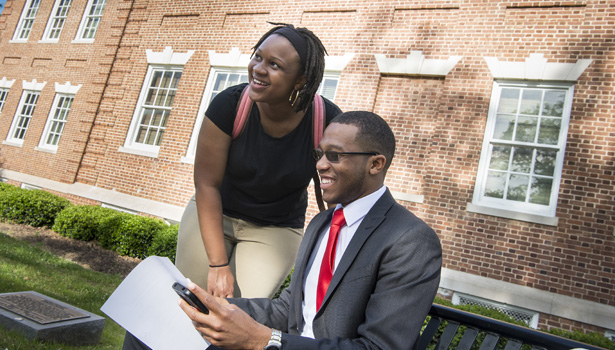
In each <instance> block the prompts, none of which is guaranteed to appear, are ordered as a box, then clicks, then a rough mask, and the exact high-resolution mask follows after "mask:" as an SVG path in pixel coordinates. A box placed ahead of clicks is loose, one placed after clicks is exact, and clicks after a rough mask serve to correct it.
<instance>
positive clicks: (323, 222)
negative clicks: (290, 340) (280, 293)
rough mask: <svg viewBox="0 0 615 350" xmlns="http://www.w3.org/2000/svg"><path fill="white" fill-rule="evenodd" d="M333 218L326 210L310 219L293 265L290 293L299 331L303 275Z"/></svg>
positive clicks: (301, 322) (301, 320) (331, 212)
mask: <svg viewBox="0 0 615 350" xmlns="http://www.w3.org/2000/svg"><path fill="white" fill-rule="evenodd" d="M332 216H333V209H330V210H327V211H326V212H323V213H322V214H321V215H317V216H316V217H314V218H313V219H312V221H311V222H310V224H309V225H308V228H307V230H306V232H305V235H304V238H303V242H302V244H305V245H306V246H305V247H304V248H305V249H303V248H301V249H300V253H299V254H300V255H299V256H298V259H297V263H296V265H295V275H296V276H293V279H296V280H295V281H296V283H295V287H294V290H293V291H292V293H293V294H294V296H293V303H294V309H295V310H297V312H296V315H295V317H296V322H297V325H299V326H300V327H299V329H301V327H303V313H302V311H301V310H302V305H303V281H304V279H305V275H306V274H307V272H308V271H307V268H308V266H307V265H308V262H309V261H310V257H311V256H312V253H313V252H314V249H316V242H318V238H319V236H320V233H321V232H322V231H323V230H324V229H325V228H326V227H327V226H328V225H329V223H330V222H331V218H332Z"/></svg>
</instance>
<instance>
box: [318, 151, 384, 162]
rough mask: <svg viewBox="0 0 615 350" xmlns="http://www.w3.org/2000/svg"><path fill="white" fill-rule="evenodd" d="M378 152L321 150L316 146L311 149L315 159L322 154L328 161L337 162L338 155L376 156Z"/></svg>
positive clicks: (338, 159)
mask: <svg viewBox="0 0 615 350" xmlns="http://www.w3.org/2000/svg"><path fill="white" fill-rule="evenodd" d="M379 154H380V153H378V152H335V151H323V150H321V149H319V148H316V149H314V150H313V151H312V156H314V159H315V160H316V161H319V160H320V158H322V156H326V157H327V160H328V161H329V162H330V163H337V162H339V161H340V155H364V156H377V155H379Z"/></svg>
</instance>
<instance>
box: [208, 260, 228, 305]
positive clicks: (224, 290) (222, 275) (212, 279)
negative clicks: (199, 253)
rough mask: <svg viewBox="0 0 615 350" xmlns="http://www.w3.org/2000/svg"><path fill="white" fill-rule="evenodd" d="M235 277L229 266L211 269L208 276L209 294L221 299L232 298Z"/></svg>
mask: <svg viewBox="0 0 615 350" xmlns="http://www.w3.org/2000/svg"><path fill="white" fill-rule="evenodd" d="M234 288H235V277H233V273H232V272H231V268H230V267H228V266H223V267H215V268H210V269H209V273H208V275H207V292H208V293H209V294H211V295H213V296H216V297H220V298H232V297H233V290H234Z"/></svg>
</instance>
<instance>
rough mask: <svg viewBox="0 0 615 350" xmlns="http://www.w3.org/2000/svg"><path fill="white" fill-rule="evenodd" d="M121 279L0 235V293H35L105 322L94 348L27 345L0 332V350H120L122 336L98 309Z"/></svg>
mask: <svg viewBox="0 0 615 350" xmlns="http://www.w3.org/2000/svg"><path fill="white" fill-rule="evenodd" d="M122 279H123V278H122V276H120V275H110V274H105V273H101V272H96V271H91V270H88V269H85V268H83V267H81V266H79V265H77V264H75V263H72V262H70V261H67V260H64V259H62V258H59V257H57V256H55V255H53V254H51V253H49V252H47V251H45V250H42V249H40V248H38V247H37V246H35V245H31V244H29V243H26V242H22V241H19V240H16V239H14V238H12V237H9V236H7V235H6V234H4V233H1V232H0V293H9V292H22V291H36V292H39V293H41V294H44V295H47V296H49V297H51V298H54V299H57V300H60V301H63V302H65V303H68V304H71V305H74V306H76V307H79V308H81V309H84V310H87V311H89V312H92V313H94V314H97V315H101V316H104V317H105V318H106V321H105V328H104V330H103V334H102V339H101V341H100V343H99V344H98V345H96V346H80V347H75V346H67V345H63V344H50V343H45V342H38V341H30V340H27V339H24V338H23V337H22V336H21V335H19V334H18V333H14V332H8V331H7V330H6V329H4V328H0V350H4V349H6V350H41V349H53V350H65V349H66V350H68V349H82V350H83V349H96V350H99V349H120V348H121V346H122V342H123V339H124V333H125V332H124V330H123V329H122V328H121V327H120V326H118V325H117V324H116V323H115V322H113V321H112V320H111V319H109V318H108V317H106V315H104V314H103V313H102V312H101V311H100V307H101V306H102V305H103V304H104V302H105V301H106V300H107V298H108V297H109V296H110V295H111V293H112V292H113V291H114V290H115V288H116V287H117V286H118V285H119V284H120V282H121V281H122Z"/></svg>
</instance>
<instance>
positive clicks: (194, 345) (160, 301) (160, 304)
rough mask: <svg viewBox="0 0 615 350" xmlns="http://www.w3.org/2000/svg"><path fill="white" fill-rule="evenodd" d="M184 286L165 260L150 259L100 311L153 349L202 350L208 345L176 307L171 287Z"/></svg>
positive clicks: (176, 296) (177, 273) (135, 270)
mask: <svg viewBox="0 0 615 350" xmlns="http://www.w3.org/2000/svg"><path fill="white" fill-rule="evenodd" d="M174 282H180V283H182V284H183V285H186V284H187V280H186V278H185V277H184V276H183V275H182V274H181V272H179V270H177V268H176V267H175V266H174V265H173V263H171V261H170V260H169V259H168V258H166V257H165V258H163V257H158V256H150V257H148V258H146V259H145V260H143V261H142V262H141V263H139V265H137V267H135V268H134V270H132V272H130V274H129V275H128V276H126V278H125V279H124V281H122V283H121V284H120V285H119V287H117V289H116V290H115V291H114V292H113V294H111V296H110V297H109V299H108V300H107V301H106V302H105V304H104V305H103V306H102V307H101V308H100V310H101V311H102V312H104V313H105V314H107V315H108V316H109V317H111V318H112V319H113V320H114V321H115V322H117V323H118V324H119V325H120V326H122V327H123V328H124V329H126V330H127V331H129V332H130V333H132V334H133V335H134V336H135V337H137V338H139V340H141V341H142V342H143V343H145V344H146V345H147V346H149V347H150V348H152V349H154V350H169V349H187V350H203V349H206V348H207V347H208V346H209V343H208V342H207V341H206V340H205V339H203V338H202V337H201V335H200V334H199V332H197V330H196V329H194V327H193V325H192V321H191V320H190V319H189V318H188V316H187V315H186V314H185V313H184V311H183V310H182V309H181V308H180V307H179V305H177V300H178V299H179V296H178V295H177V294H176V293H175V291H174V290H173V288H171V286H172V285H173V283H174Z"/></svg>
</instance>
